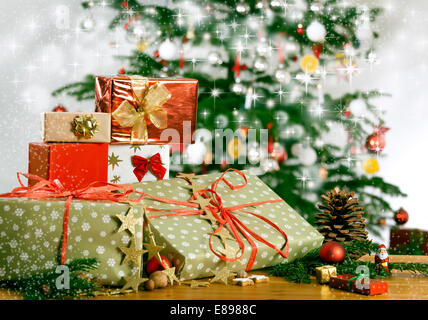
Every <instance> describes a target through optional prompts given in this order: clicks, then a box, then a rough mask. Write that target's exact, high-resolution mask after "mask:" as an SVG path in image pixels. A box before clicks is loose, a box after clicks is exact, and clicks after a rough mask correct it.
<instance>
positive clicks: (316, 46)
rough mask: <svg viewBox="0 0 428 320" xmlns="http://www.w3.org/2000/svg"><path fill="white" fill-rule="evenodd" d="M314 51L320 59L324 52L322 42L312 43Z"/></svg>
mask: <svg viewBox="0 0 428 320" xmlns="http://www.w3.org/2000/svg"><path fill="white" fill-rule="evenodd" d="M312 52H313V53H314V56H315V57H316V58H317V59H319V58H320V55H321V53H322V44H319V43H314V44H313V45H312Z"/></svg>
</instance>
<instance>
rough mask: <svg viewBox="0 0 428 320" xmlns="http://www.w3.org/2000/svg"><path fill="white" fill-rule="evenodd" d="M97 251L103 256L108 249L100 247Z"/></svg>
mask: <svg viewBox="0 0 428 320" xmlns="http://www.w3.org/2000/svg"><path fill="white" fill-rule="evenodd" d="M96 251H97V253H98V254H103V253H104V252H105V251H106V249H105V248H104V247H103V246H98V247H97V249H96Z"/></svg>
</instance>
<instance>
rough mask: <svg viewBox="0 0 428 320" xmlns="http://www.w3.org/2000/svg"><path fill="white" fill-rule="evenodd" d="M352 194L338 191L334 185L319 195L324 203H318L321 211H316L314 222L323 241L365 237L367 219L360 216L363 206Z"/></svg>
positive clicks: (345, 240) (342, 240)
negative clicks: (332, 188)
mask: <svg viewBox="0 0 428 320" xmlns="http://www.w3.org/2000/svg"><path fill="white" fill-rule="evenodd" d="M354 195H355V193H354V192H349V193H348V192H347V191H346V190H342V191H340V189H339V188H338V187H336V188H335V189H334V190H331V191H330V192H327V195H322V196H321V197H322V198H323V199H324V204H318V208H319V209H321V210H323V211H322V212H319V213H317V215H316V217H315V219H316V221H315V224H316V225H317V226H318V231H319V232H320V233H321V234H322V235H323V236H324V238H325V241H340V242H349V241H351V240H366V239H367V231H366V225H367V221H366V220H365V219H363V218H362V216H363V214H364V211H363V210H364V208H363V207H361V206H360V201H359V200H358V199H357V198H354Z"/></svg>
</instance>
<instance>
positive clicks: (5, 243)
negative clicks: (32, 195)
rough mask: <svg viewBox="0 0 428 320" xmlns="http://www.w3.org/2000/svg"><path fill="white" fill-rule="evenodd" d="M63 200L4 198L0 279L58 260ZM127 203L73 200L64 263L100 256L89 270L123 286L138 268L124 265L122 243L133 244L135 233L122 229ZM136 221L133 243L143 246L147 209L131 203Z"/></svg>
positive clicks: (50, 265) (36, 271)
mask: <svg viewBox="0 0 428 320" xmlns="http://www.w3.org/2000/svg"><path fill="white" fill-rule="evenodd" d="M64 205H65V201H61V200H57V199H46V200H32V199H27V198H23V199H16V198H8V199H6V198H0V280H9V279H16V278H21V277H27V276H32V275H35V274H39V273H41V272H44V271H48V270H52V269H55V268H56V266H57V265H59V258H58V256H59V255H60V250H61V248H60V246H61V241H62V235H63V216H64ZM129 208H130V205H128V204H126V203H114V202H102V201H87V200H73V201H72V203H71V206H70V220H69V233H68V240H67V251H66V264H67V263H68V262H70V261H72V260H74V259H78V258H85V257H87V258H97V260H98V262H99V265H98V268H97V269H95V270H93V271H91V272H90V273H89V276H90V277H95V278H97V279H99V280H101V281H102V283H103V284H106V285H123V284H124V283H125V281H124V280H123V278H122V277H124V276H130V275H132V274H135V273H136V272H138V268H137V267H136V266H135V265H134V264H131V263H127V264H122V261H123V257H124V254H123V252H121V251H120V249H119V247H129V245H130V242H131V241H132V234H131V233H130V232H129V231H128V230H124V231H121V232H118V230H119V228H120V226H121V221H120V219H119V218H118V217H117V215H126V214H127V212H128V210H129ZM133 212H134V216H135V218H136V219H138V222H137V224H136V232H135V244H136V248H137V249H141V247H142V224H143V217H142V214H143V209H142V207H141V206H140V205H138V204H137V205H134V206H133Z"/></svg>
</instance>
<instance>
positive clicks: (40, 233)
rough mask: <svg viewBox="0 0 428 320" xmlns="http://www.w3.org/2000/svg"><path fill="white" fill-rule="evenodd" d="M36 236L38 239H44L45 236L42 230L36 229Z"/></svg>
mask: <svg viewBox="0 0 428 320" xmlns="http://www.w3.org/2000/svg"><path fill="white" fill-rule="evenodd" d="M34 236H35V237H36V238H40V237H42V236H43V231H42V229H39V228H36V231H34Z"/></svg>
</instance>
